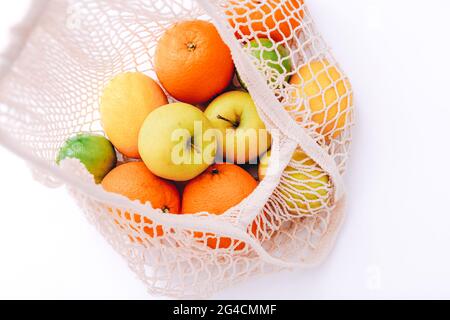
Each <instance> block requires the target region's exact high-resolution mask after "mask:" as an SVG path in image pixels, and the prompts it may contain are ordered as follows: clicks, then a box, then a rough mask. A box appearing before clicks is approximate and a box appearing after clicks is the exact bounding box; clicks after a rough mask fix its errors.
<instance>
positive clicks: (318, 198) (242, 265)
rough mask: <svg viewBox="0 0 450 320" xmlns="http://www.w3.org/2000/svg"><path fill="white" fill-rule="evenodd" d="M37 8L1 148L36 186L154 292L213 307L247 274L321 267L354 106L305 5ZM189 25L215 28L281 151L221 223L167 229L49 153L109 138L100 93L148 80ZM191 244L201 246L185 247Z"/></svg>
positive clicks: (167, 0)
mask: <svg viewBox="0 0 450 320" xmlns="http://www.w3.org/2000/svg"><path fill="white" fill-rule="evenodd" d="M39 4H40V11H39V15H38V16H37V18H36V20H35V23H34V24H33V25H31V26H29V32H27V33H26V37H24V39H22V40H23V41H22V42H23V43H22V46H21V50H16V51H17V52H18V53H17V54H16V55H15V56H14V57H13V58H14V61H12V62H11V64H10V65H9V66H8V68H7V69H6V71H5V72H4V74H3V76H2V78H1V79H0V143H3V144H6V145H8V146H10V148H11V149H13V151H16V152H18V153H19V154H21V155H22V156H23V157H24V158H26V160H27V161H28V162H29V163H30V164H31V165H32V166H34V167H37V168H39V169H38V170H37V172H38V177H39V179H40V180H41V181H43V182H45V183H47V184H49V185H52V186H53V185H55V184H56V185H58V183H60V184H65V185H67V187H68V188H69V190H70V192H71V194H72V195H73V196H74V197H75V199H76V201H77V203H78V204H79V206H80V207H81V208H82V209H83V211H84V212H85V213H86V215H87V217H88V218H89V220H90V221H91V222H92V223H93V224H94V225H95V226H96V227H97V228H98V230H99V231H100V232H101V233H102V234H103V235H104V237H105V238H106V239H107V240H108V241H109V242H110V244H111V245H112V246H113V247H114V248H115V249H116V250H117V251H118V252H119V253H120V254H121V255H122V256H123V257H124V258H125V259H126V260H127V261H128V263H129V265H130V267H131V269H132V270H133V271H134V272H135V273H136V274H137V275H138V277H139V278H140V279H141V280H142V281H143V282H145V284H146V285H147V286H148V289H149V291H150V292H151V293H154V294H162V295H169V296H174V297H181V298H190V297H192V298H197V297H210V296H211V295H212V294H213V293H214V292H217V291H218V290H220V289H222V288H224V287H227V286H230V285H232V284H233V283H237V282H240V281H242V280H243V279H246V278H249V277H253V276H255V275H259V274H264V273H268V272H274V271H278V270H282V269H285V268H291V267H297V266H300V267H308V266H313V265H316V264H318V263H320V262H321V261H322V259H323V258H324V257H325V256H326V254H327V252H328V250H329V249H330V246H331V245H332V243H333V241H334V239H335V237H336V234H337V232H338V230H339V227H340V225H341V223H342V220H343V216H344V213H343V207H344V203H345V192H344V186H343V183H342V175H343V174H344V172H345V167H346V161H347V159H348V155H349V148H350V144H351V127H352V125H353V93H352V89H351V86H350V83H349V80H348V79H347V77H346V76H345V74H344V72H343V71H342V69H341V68H340V66H339V65H338V63H337V61H336V60H335V58H334V57H333V55H332V53H331V51H330V49H329V47H328V46H327V45H326V43H325V41H324V40H323V39H322V37H321V36H320V34H319V33H318V31H317V29H316V26H315V24H314V22H313V20H312V18H311V14H310V12H309V11H308V8H307V7H306V5H305V4H303V2H302V1H300V0H267V1H255V0H217V1H215V0H197V1H187V0H152V1H148V0H147V1H144V0H127V1H123V0H95V1H94V0H78V1H65V0H59V1H58V0H50V1H42V2H39ZM192 19H203V20H208V21H211V22H213V23H214V25H215V26H216V28H217V29H218V31H219V33H220V34H221V36H222V38H223V40H224V42H225V43H226V44H227V45H228V46H229V47H230V49H231V52H232V55H233V59H234V62H235V64H236V67H237V70H238V72H239V75H240V77H241V79H242V81H243V82H245V84H246V86H247V88H248V90H249V92H250V94H251V95H252V97H253V99H254V101H255V103H256V105H257V107H258V111H259V113H260V116H261V118H262V119H263V120H264V122H265V123H266V126H267V128H268V129H270V130H271V131H273V132H276V133H277V134H274V141H273V150H277V151H279V160H280V161H279V162H280V164H279V165H278V166H274V165H272V164H271V169H272V170H271V174H270V175H268V176H267V177H266V179H264V180H263V181H262V182H261V183H260V184H259V187H258V188H257V190H256V191H255V192H254V193H253V194H252V195H251V196H250V197H249V198H248V199H246V200H245V201H244V202H243V203H241V204H240V205H238V206H237V207H235V208H232V209H230V210H229V211H228V212H227V213H226V214H224V215H222V216H217V215H211V214H209V213H206V212H205V213H202V214H197V215H192V216H171V215H167V214H164V213H162V212H161V211H159V210H154V209H152V207H151V204H150V203H147V204H145V205H144V204H141V203H137V202H131V201H129V200H128V199H125V198H123V197H121V196H118V195H113V194H109V193H106V192H105V191H103V189H101V187H99V186H96V185H95V184H94V182H93V180H92V177H91V176H90V175H88V174H87V172H86V170H85V169H84V168H83V167H82V166H81V165H80V163H79V162H77V161H66V162H64V163H63V165H62V167H56V166H55V158H56V155H57V152H58V150H59V148H60V147H61V146H62V145H63V143H64V142H65V141H66V140H67V139H68V138H70V137H73V136H74V135H76V134H78V133H80V132H87V133H99V134H104V133H103V131H102V126H101V124H100V114H99V111H98V110H99V100H100V95H101V93H102V91H103V89H104V87H105V86H106V84H107V83H108V82H109V81H110V80H111V79H112V78H113V77H114V76H115V75H117V74H120V73H122V72H127V71H140V72H143V73H145V74H147V75H149V76H151V77H152V78H154V79H157V77H156V75H155V73H154V71H153V70H154V66H153V57H154V53H155V47H156V44H157V42H158V40H159V38H160V37H161V36H162V34H163V33H164V32H165V30H167V29H168V28H169V27H171V26H172V25H173V24H174V23H176V22H177V21H182V20H192ZM263 37H264V38H269V39H271V40H273V41H275V42H277V45H282V46H283V47H284V48H285V49H286V50H287V53H286V54H283V55H281V54H279V55H278V59H277V60H278V61H276V62H277V63H279V64H280V65H283V63H284V62H285V61H286V60H287V59H289V60H290V61H291V64H292V68H291V70H287V69H286V68H284V70H281V71H280V70H274V68H273V67H271V65H270V64H268V63H267V61H266V62H263V61H264V60H263V59H258V57H257V56H255V52H258V51H257V50H259V52H260V53H259V54H261V55H262V54H264V52H265V50H266V51H267V48H266V47H264V45H263V43H262V42H261V41H258V40H257V41H256V43H257V44H256V47H257V48H256V49H255V48H254V47H250V46H249V45H248V44H249V42H250V41H251V40H253V39H261V38H263ZM255 50H256V51H255ZM19 53H20V54H19ZM288 79H290V81H289V82H287V81H286V80H288ZM293 79H296V80H293ZM171 101H174V99H171ZM295 154H297V155H298V154H306V155H307V157H295V158H294V155H295ZM124 160H125V161H126V159H124ZM324 177H329V179H325V180H324V179H323V178H324ZM305 179H306V180H307V181H309V182H305ZM324 181H325V182H324ZM326 181H328V182H326ZM330 194H331V197H330V196H329V195H330ZM143 217H145V218H146V219H143ZM157 228H162V230H164V235H163V236H161V237H149V236H148V230H153V231H154V232H156V230H157ZM255 229H256V230H255ZM144 230H146V231H147V232H144ZM194 231H197V232H202V233H203V238H200V237H193V232H194ZM212 236H214V237H228V238H231V239H235V241H234V242H233V247H230V248H228V249H216V250H213V249H211V248H209V247H208V246H207V242H208V239H209V238H211V237H212Z"/></svg>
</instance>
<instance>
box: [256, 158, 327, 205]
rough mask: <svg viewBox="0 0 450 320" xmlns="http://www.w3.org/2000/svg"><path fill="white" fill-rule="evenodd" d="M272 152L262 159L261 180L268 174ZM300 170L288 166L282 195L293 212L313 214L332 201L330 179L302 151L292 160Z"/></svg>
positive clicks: (282, 185)
mask: <svg viewBox="0 0 450 320" xmlns="http://www.w3.org/2000/svg"><path fill="white" fill-rule="evenodd" d="M270 159H271V152H270V151H269V152H267V154H266V155H265V156H264V157H263V158H262V159H261V162H260V164H259V179H260V180H261V181H262V180H263V179H264V178H265V177H266V174H267V170H268V168H269V163H270ZM292 160H293V161H295V162H296V163H297V164H298V168H294V167H293V166H288V167H287V168H286V169H285V171H284V177H285V181H284V182H282V183H281V185H280V193H281V194H282V195H283V196H284V200H285V201H286V203H287V205H288V206H289V208H290V209H291V210H292V211H300V213H302V214H305V213H313V212H316V211H318V210H320V209H323V208H325V207H326V206H327V205H328V204H329V201H330V194H331V190H332V187H331V182H330V177H329V176H328V175H327V174H326V173H325V172H324V171H323V170H322V169H321V168H320V167H319V166H318V165H317V164H316V163H315V162H314V161H313V160H312V159H311V158H310V157H308V156H307V155H306V153H304V152H303V151H301V150H297V151H296V152H295V153H294V156H293V158H292Z"/></svg>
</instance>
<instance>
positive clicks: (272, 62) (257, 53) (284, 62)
mask: <svg viewBox="0 0 450 320" xmlns="http://www.w3.org/2000/svg"><path fill="white" fill-rule="evenodd" d="M246 47H247V48H250V53H251V55H252V56H253V57H255V58H256V59H258V60H259V61H260V66H262V67H264V72H265V73H266V74H265V75H266V78H267V79H270V80H269V82H271V83H276V82H277V81H279V80H278V79H279V78H280V75H283V74H286V77H285V78H284V79H283V80H284V81H286V82H289V79H290V75H289V73H290V72H291V71H292V61H291V59H290V57H289V56H290V52H289V50H288V49H287V48H286V47H285V46H283V45H281V44H280V45H277V44H276V43H275V42H273V41H272V40H270V39H265V38H261V39H254V40H252V41H250V43H249V44H247V46H246ZM238 79H239V82H240V83H241V86H242V87H243V88H244V89H247V86H246V84H245V83H244V82H243V81H242V79H241V77H240V76H239V74H238ZM280 86H282V85H280Z"/></svg>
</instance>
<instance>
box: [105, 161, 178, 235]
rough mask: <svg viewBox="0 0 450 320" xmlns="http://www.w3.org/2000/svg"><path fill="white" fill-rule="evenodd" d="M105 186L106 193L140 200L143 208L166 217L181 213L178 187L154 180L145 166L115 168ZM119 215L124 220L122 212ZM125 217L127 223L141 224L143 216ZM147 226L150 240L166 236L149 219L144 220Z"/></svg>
mask: <svg viewBox="0 0 450 320" xmlns="http://www.w3.org/2000/svg"><path fill="white" fill-rule="evenodd" d="M102 186H103V188H104V189H105V190H106V191H108V192H113V193H117V194H120V195H123V196H125V197H127V198H129V199H130V200H132V201H135V200H139V201H140V202H142V203H143V204H144V203H146V202H150V203H151V204H152V206H153V208H155V209H161V210H163V211H164V212H166V213H173V214H178V213H180V203H181V200H180V194H179V193H178V190H177V188H176V186H175V185H173V184H172V183H170V182H168V181H166V180H163V179H161V178H159V177H157V176H155V175H154V174H153V173H151V172H150V171H149V170H148V169H147V167H146V166H145V164H144V163H143V162H130V163H126V164H123V165H121V166H119V167H117V168H115V169H114V170H113V171H111V172H110V173H109V174H108V175H107V176H106V177H105V179H104V180H103V182H102ZM117 213H118V214H119V216H121V217H122V213H121V212H120V211H119V212H117ZM124 216H125V219H127V220H128V221H132V220H134V222H135V223H141V219H142V216H141V215H139V214H134V215H133V217H131V215H130V213H128V212H127V213H125V214H124ZM144 223H145V225H146V226H145V227H144V232H145V233H146V234H147V235H148V236H149V237H151V238H153V237H160V236H162V235H163V234H164V230H163V228H162V227H161V226H154V225H153V222H152V221H150V220H149V219H148V218H144ZM130 227H131V226H130ZM131 228H132V227H131ZM138 240H140V241H141V240H142V239H138Z"/></svg>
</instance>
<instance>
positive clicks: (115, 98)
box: [100, 72, 168, 159]
mask: <svg viewBox="0 0 450 320" xmlns="http://www.w3.org/2000/svg"><path fill="white" fill-rule="evenodd" d="M167 103H168V101H167V97H166V95H165V94H164V92H163V91H162V89H161V87H160V86H159V85H158V84H157V83H156V82H155V81H154V80H153V79H151V78H149V77H147V76H146V75H144V74H142V73H138V72H135V73H133V72H130V73H124V74H120V75H118V76H117V77H115V78H114V79H113V80H112V81H111V82H110V83H109V84H108V85H107V86H106V88H105V90H104V92H103V96H102V98H101V104H100V114H101V120H102V125H103V129H104V130H105V132H106V135H107V136H108V138H109V139H110V140H111V142H112V143H113V144H114V146H115V147H116V148H117V150H119V151H120V152H121V153H122V154H124V155H125V156H127V157H129V158H136V159H138V158H140V155H139V151H138V135H139V130H140V129H141V125H142V123H143V122H144V120H145V118H146V117H147V116H148V114H149V113H150V112H152V111H153V110H155V109H156V108H158V107H160V106H162V105H165V104H167Z"/></svg>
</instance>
